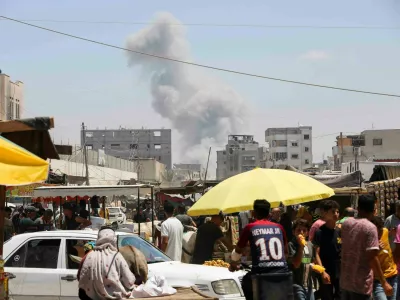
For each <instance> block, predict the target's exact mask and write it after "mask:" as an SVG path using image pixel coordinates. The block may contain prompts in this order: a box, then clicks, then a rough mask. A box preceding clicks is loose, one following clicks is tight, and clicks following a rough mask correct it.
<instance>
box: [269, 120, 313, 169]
mask: <svg viewBox="0 0 400 300" xmlns="http://www.w3.org/2000/svg"><path fill="white" fill-rule="evenodd" d="M265 141H266V142H267V144H268V146H269V149H268V157H269V158H268V161H267V167H268V168H271V167H274V166H278V165H290V166H292V167H295V168H296V169H298V170H304V169H307V168H310V167H311V166H312V127H311V126H300V127H287V128H268V129H267V130H266V131H265Z"/></svg>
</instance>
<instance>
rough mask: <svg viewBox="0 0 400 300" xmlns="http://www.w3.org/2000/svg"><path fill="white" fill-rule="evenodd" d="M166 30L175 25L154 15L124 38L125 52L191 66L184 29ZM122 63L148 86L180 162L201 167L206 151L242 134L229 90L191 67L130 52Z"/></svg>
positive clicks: (235, 97)
mask: <svg viewBox="0 0 400 300" xmlns="http://www.w3.org/2000/svg"><path fill="white" fill-rule="evenodd" d="M168 24H170V25H168ZM171 24H179V21H178V20H177V19H176V18H175V17H173V16H172V15H171V14H168V13H162V14H159V15H157V17H156V19H155V21H154V23H152V24H151V25H149V26H148V27H146V28H144V29H142V30H141V31H139V32H137V33H135V34H133V35H132V36H129V37H128V39H127V45H126V46H127V48H128V49H131V50H135V51H140V52H145V53H149V54H154V55H158V56H164V57H168V58H172V59H178V60H183V61H192V58H191V54H190V48H189V44H188V41H187V40H186V31H185V28H184V26H171ZM128 59H129V66H130V67H138V68H140V70H141V72H142V73H141V74H142V77H143V78H145V79H146V80H149V82H150V91H151V95H152V98H153V99H152V107H153V109H154V110H155V111H156V112H157V113H158V114H160V115H161V116H162V117H164V118H166V119H168V120H169V121H170V122H171V124H172V127H173V128H174V129H176V130H177V131H178V132H179V133H180V136H181V140H180V145H181V147H179V148H180V152H181V153H180V160H186V162H192V163H202V164H203V165H204V164H205V162H206V159H207V155H208V147H210V146H219V148H221V146H222V145H225V144H226V141H227V136H228V134H233V133H241V132H242V131H243V129H244V128H243V126H244V123H245V116H246V112H247V107H246V105H245V104H244V101H243V99H242V98H241V97H240V95H239V94H238V93H237V92H235V90H234V89H233V88H232V87H230V86H227V85H225V84H223V83H221V82H220V81H219V80H217V79H215V78H211V77H210V76H209V75H206V74H205V72H204V70H201V69H199V68H198V67H195V66H190V65H186V64H182V63H178V62H173V61H168V60H163V59H158V58H153V57H149V56H144V55H140V54H135V53H132V52H128ZM215 150H216V148H213V149H212V152H214V153H215ZM175 161H176V159H175ZM214 161H215V160H214ZM176 162H179V161H176ZM180 162H183V161H180ZM211 162H212V160H211V159H210V163H211ZM211 168H212V167H209V169H211Z"/></svg>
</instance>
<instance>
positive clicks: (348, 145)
mask: <svg viewBox="0 0 400 300" xmlns="http://www.w3.org/2000/svg"><path fill="white" fill-rule="evenodd" d="M332 156H333V159H334V167H335V170H341V164H342V163H348V162H355V160H356V159H357V160H358V161H400V129H379V130H375V129H371V130H364V131H362V132H361V133H360V134H358V135H342V136H337V137H336V145H335V146H333V147H332ZM351 169H352V170H351V171H355V170H358V166H356V165H355V163H354V164H353V165H352V168H351Z"/></svg>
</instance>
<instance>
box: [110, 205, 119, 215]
mask: <svg viewBox="0 0 400 300" xmlns="http://www.w3.org/2000/svg"><path fill="white" fill-rule="evenodd" d="M108 211H109V212H110V213H113V214H118V213H119V208H118V207H109V208H108Z"/></svg>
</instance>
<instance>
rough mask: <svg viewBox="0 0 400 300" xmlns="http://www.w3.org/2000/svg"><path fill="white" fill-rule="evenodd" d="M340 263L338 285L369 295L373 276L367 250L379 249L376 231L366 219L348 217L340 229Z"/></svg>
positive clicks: (350, 290) (347, 289)
mask: <svg viewBox="0 0 400 300" xmlns="http://www.w3.org/2000/svg"><path fill="white" fill-rule="evenodd" d="M341 234H342V264H341V274H340V275H341V277H340V287H341V288H342V289H343V290H346V291H349V292H354V293H358V294H362V295H371V294H372V287H373V281H374V276H373V272H372V269H371V267H370V264H369V262H368V258H367V252H368V251H371V250H379V240H378V231H377V230H376V227H375V225H374V224H372V223H371V222H370V221H368V220H367V219H358V218H357V219H356V218H348V219H347V220H346V221H344V223H343V225H342V229H341Z"/></svg>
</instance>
